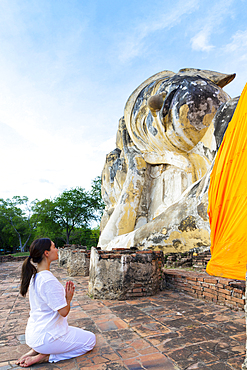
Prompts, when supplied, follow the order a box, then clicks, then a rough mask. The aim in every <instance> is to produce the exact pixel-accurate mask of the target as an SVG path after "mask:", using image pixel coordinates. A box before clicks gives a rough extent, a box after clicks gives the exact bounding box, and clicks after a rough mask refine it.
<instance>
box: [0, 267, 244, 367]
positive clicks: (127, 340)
mask: <svg viewBox="0 0 247 370" xmlns="http://www.w3.org/2000/svg"><path fill="white" fill-rule="evenodd" d="M21 264H22V262H6V263H2V264H0V307H1V310H0V317H1V321H0V328H1V336H0V370H9V369H20V367H19V366H16V365H14V362H15V360H16V359H17V358H18V357H20V355H21V354H22V353H23V352H26V351H27V349H28V347H27V346H26V344H25V336H24V333H25V326H26V322H27V319H28V311H29V305H28V298H22V297H21V296H20V294H19V292H18V288H19V277H20V270H21ZM52 272H53V273H54V275H55V276H56V277H57V278H58V279H59V280H60V281H61V282H62V283H63V284H65V281H66V280H67V277H66V270H65V269H64V268H59V267H58V265H57V264H56V263H54V265H53V266H52ZM71 280H73V281H74V282H75V284H76V293H75V295H74V299H73V306H72V309H71V312H70V314H69V317H68V321H69V324H70V325H75V326H78V327H80V328H84V329H87V330H90V331H92V332H94V333H95V334H96V337H97V345H96V347H95V348H94V349H93V351H91V352H90V353H88V354H86V355H84V356H80V357H77V358H74V359H71V360H66V361H61V362H58V363H56V364H40V365H35V366H33V367H32V368H35V369H43V370H55V369H63V370H71V369H77V370H79V369H83V370H124V369H125V370H126V369H129V370H141V369H153V370H164V369H166V370H181V369H187V370H192V369H200V370H204V369H211V370H230V369H232V370H237V369H238V370H240V369H241V364H242V363H243V360H244V355H245V317H244V312H243V311H240V312H236V311H231V310H230V309H228V308H226V307H222V306H216V305H214V304H210V303H207V302H204V301H200V300H197V299H195V298H193V297H190V296H187V295H185V294H182V293H176V292H173V291H170V290H166V291H163V292H161V293H159V294H157V295H156V296H153V297H142V298H137V299H135V300H131V301H104V300H93V299H91V298H90V297H88V295H87V283H88V278H85V277H74V278H72V279H71Z"/></svg>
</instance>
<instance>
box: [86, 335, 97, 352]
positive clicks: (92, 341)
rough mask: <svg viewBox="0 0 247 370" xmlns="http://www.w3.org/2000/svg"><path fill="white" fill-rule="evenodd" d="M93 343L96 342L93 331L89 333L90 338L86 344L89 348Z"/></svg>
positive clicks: (91, 347) (92, 346)
mask: <svg viewBox="0 0 247 370" xmlns="http://www.w3.org/2000/svg"><path fill="white" fill-rule="evenodd" d="M95 344H96V335H95V334H94V333H91V337H90V340H89V341H88V346H89V347H90V350H92V349H93V348H94V346H95ZM90 350H89V351H90Z"/></svg>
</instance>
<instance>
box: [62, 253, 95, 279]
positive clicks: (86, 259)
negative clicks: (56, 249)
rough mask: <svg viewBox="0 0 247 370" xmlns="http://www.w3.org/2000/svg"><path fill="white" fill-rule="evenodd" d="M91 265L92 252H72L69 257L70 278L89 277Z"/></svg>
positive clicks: (68, 271)
mask: <svg viewBox="0 0 247 370" xmlns="http://www.w3.org/2000/svg"><path fill="white" fill-rule="evenodd" d="M89 264H90V251H87V250H82V249H75V250H70V251H69V253H68V256H67V274H68V275H69V276H77V275H81V276H88V275H89Z"/></svg>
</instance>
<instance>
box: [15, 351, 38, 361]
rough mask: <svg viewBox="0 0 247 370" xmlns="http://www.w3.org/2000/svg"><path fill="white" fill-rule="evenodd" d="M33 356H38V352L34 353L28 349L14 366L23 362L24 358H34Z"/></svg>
mask: <svg viewBox="0 0 247 370" xmlns="http://www.w3.org/2000/svg"><path fill="white" fill-rule="evenodd" d="M35 355H38V352H36V351H35V350H34V349H30V351H28V352H27V353H25V355H22V356H21V357H20V358H19V360H17V361H16V363H15V364H16V365H19V364H20V363H21V362H23V360H25V358H26V357H31V356H35Z"/></svg>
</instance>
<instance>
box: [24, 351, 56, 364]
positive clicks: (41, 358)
mask: <svg viewBox="0 0 247 370" xmlns="http://www.w3.org/2000/svg"><path fill="white" fill-rule="evenodd" d="M49 357H50V355H43V354H42V353H38V354H37V355H35V356H28V357H26V358H25V359H24V360H23V361H22V362H20V364H19V365H20V366H21V367H29V366H31V365H34V364H41V363H42V362H48V361H49Z"/></svg>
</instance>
